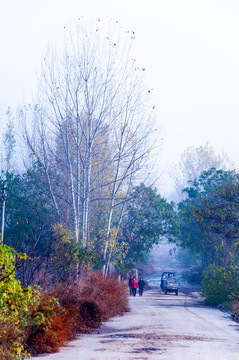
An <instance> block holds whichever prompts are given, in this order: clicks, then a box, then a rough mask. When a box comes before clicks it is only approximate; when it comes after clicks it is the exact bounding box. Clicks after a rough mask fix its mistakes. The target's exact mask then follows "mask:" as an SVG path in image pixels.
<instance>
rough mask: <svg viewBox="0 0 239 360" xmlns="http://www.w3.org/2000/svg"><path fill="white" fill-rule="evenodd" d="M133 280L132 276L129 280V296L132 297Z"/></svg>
mask: <svg viewBox="0 0 239 360" xmlns="http://www.w3.org/2000/svg"><path fill="white" fill-rule="evenodd" d="M132 280H133V276H130V278H129V295H130V296H131V295H132V288H131V286H130V285H131V281H132Z"/></svg>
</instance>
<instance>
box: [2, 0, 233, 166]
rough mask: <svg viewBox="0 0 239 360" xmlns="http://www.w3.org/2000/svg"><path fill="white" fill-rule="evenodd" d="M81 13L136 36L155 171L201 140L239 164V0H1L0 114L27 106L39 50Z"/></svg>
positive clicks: (41, 54) (30, 97) (58, 36)
mask: <svg viewBox="0 0 239 360" xmlns="http://www.w3.org/2000/svg"><path fill="white" fill-rule="evenodd" d="M79 16H93V17H94V16H97V17H102V18H106V17H111V18H113V19H115V20H118V21H119V22H120V24H121V25H122V27H124V28H125V29H129V30H134V31H135V32H136V41H135V50H134V51H135V54H136V57H137V61H138V63H139V64H142V66H144V67H145V68H146V72H145V73H146V81H147V85H148V86H149V87H150V88H153V89H154V98H153V100H154V103H155V106H156V111H157V116H158V121H159V123H161V124H162V137H163V138H164V144H163V152H162V153H161V155H160V156H161V161H160V170H162V169H165V167H166V166H167V165H168V164H170V163H172V162H174V163H177V162H178V160H179V156H180V154H181V153H182V152H183V150H184V149H185V148H186V147H187V146H189V145H195V146H200V145H205V144H206V142H209V144H210V145H211V146H213V147H214V149H215V150H216V152H221V151H222V150H224V151H225V152H226V153H227V154H228V155H229V157H231V159H232V160H233V161H234V162H235V165H236V166H238V161H239V155H238V149H237V147H238V145H237V144H238V136H239V121H238V120H239V41H238V37H239V1H237V0H225V1H220V0H205V1H204V0H200V1H199V0H197V1H195V0H187V1H186V0H147V1H142V0H119V1H118V0H114V1H112V0H101V1H99V0H87V1H82V0H0V44H1V56H0V112H1V113H3V112H4V111H5V109H6V108H7V107H8V106H12V107H16V106H18V105H22V104H23V103H32V97H33V95H34V91H35V89H36V72H37V70H38V69H39V66H40V62H41V59H42V57H43V54H44V51H45V50H46V48H47V46H48V45H51V44H53V45H54V44H55V43H56V42H57V41H59V39H61V38H62V36H63V32H64V26H66V25H67V24H68V23H69V21H70V19H71V20H74V19H76V18H78V17H79ZM1 122H3V117H2V115H1V117H0V124H1Z"/></svg>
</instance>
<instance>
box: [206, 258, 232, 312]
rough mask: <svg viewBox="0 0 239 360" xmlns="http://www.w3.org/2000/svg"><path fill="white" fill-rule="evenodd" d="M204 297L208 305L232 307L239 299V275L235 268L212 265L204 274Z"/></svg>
mask: <svg viewBox="0 0 239 360" xmlns="http://www.w3.org/2000/svg"><path fill="white" fill-rule="evenodd" d="M202 295H203V296H205V298H206V299H205V302H206V303H207V304H208V305H213V306H217V305H224V306H226V307H230V306H231V304H232V303H233V301H235V300H236V299H239V273H238V271H237V270H235V269H234V268H233V267H228V268H224V267H222V266H220V267H217V266H215V265H210V266H209V267H208V269H207V270H206V271H205V272H204V273H203V281H202Z"/></svg>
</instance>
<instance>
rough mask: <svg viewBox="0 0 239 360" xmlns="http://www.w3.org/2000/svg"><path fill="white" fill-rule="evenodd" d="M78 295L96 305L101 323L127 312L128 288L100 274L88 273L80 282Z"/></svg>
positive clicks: (113, 278)
mask: <svg viewBox="0 0 239 360" xmlns="http://www.w3.org/2000/svg"><path fill="white" fill-rule="evenodd" d="M80 294H81V297H82V298H87V299H88V301H93V302H94V303H95V304H97V305H98V307H99V309H100V313H101V318H102V321H106V320H108V319H109V318H110V317H112V316H116V315H119V314H122V313H123V312H125V311H128V310H129V305H128V288H127V287H126V286H125V285H123V284H121V283H120V282H118V281H117V279H116V278H115V277H106V278H105V277H103V276H102V273H101V272H94V273H90V274H88V275H87V276H85V277H84V278H83V279H82V280H81V281H80Z"/></svg>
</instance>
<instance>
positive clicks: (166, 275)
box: [160, 271, 180, 295]
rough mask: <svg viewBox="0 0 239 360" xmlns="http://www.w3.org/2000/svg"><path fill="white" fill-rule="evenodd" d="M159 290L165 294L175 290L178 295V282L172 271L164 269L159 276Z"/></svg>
mask: <svg viewBox="0 0 239 360" xmlns="http://www.w3.org/2000/svg"><path fill="white" fill-rule="evenodd" d="M160 287H161V290H162V291H163V292H164V293H165V294H167V293H168V292H175V295H178V291H179V288H180V284H179V282H178V281H177V280H176V277H175V272H174V271H164V272H163V274H162V276H161V284H160Z"/></svg>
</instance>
